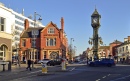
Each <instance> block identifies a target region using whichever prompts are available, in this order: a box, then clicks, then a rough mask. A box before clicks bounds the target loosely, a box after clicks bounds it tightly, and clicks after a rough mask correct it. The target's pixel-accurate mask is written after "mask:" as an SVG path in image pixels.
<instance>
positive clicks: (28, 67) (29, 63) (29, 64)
mask: <svg viewBox="0 0 130 81" xmlns="http://www.w3.org/2000/svg"><path fill="white" fill-rule="evenodd" d="M27 64H28V66H27V68H26V69H27V70H28V69H29V70H30V71H31V60H30V59H28V61H27Z"/></svg>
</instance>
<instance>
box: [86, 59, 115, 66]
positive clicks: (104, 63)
mask: <svg viewBox="0 0 130 81" xmlns="http://www.w3.org/2000/svg"><path fill="white" fill-rule="evenodd" d="M88 64H89V66H108V67H111V66H115V61H114V59H109V58H104V59H100V60H95V61H90V62H89V63H88Z"/></svg>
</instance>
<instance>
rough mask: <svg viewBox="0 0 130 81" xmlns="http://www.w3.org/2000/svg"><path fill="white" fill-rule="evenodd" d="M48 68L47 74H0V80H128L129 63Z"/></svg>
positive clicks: (129, 79) (32, 72)
mask: <svg viewBox="0 0 130 81" xmlns="http://www.w3.org/2000/svg"><path fill="white" fill-rule="evenodd" d="M48 70H49V71H48V73H47V74H42V73H41V69H34V70H32V71H22V72H16V73H12V74H9V75H6V76H0V81H130V65H117V66H115V67H88V66H86V65H82V64H72V65H70V66H68V67H67V71H61V67H57V66H56V67H49V68H48Z"/></svg>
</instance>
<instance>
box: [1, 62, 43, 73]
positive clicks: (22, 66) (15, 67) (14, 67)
mask: <svg viewBox="0 0 130 81" xmlns="http://www.w3.org/2000/svg"><path fill="white" fill-rule="evenodd" d="M26 67H27V64H20V67H19V66H18V65H12V68H11V70H10V71H8V70H6V71H0V75H6V74H11V73H14V72H22V71H26ZM41 67H42V66H41V64H34V68H32V69H38V68H41Z"/></svg>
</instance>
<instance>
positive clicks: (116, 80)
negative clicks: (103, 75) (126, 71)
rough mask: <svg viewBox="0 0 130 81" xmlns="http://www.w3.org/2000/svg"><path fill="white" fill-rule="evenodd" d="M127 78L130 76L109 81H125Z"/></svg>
mask: <svg viewBox="0 0 130 81" xmlns="http://www.w3.org/2000/svg"><path fill="white" fill-rule="evenodd" d="M128 77H130V75H128V76H124V77H121V78H117V79H114V80H110V81H118V80H122V79H126V78H128Z"/></svg>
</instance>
